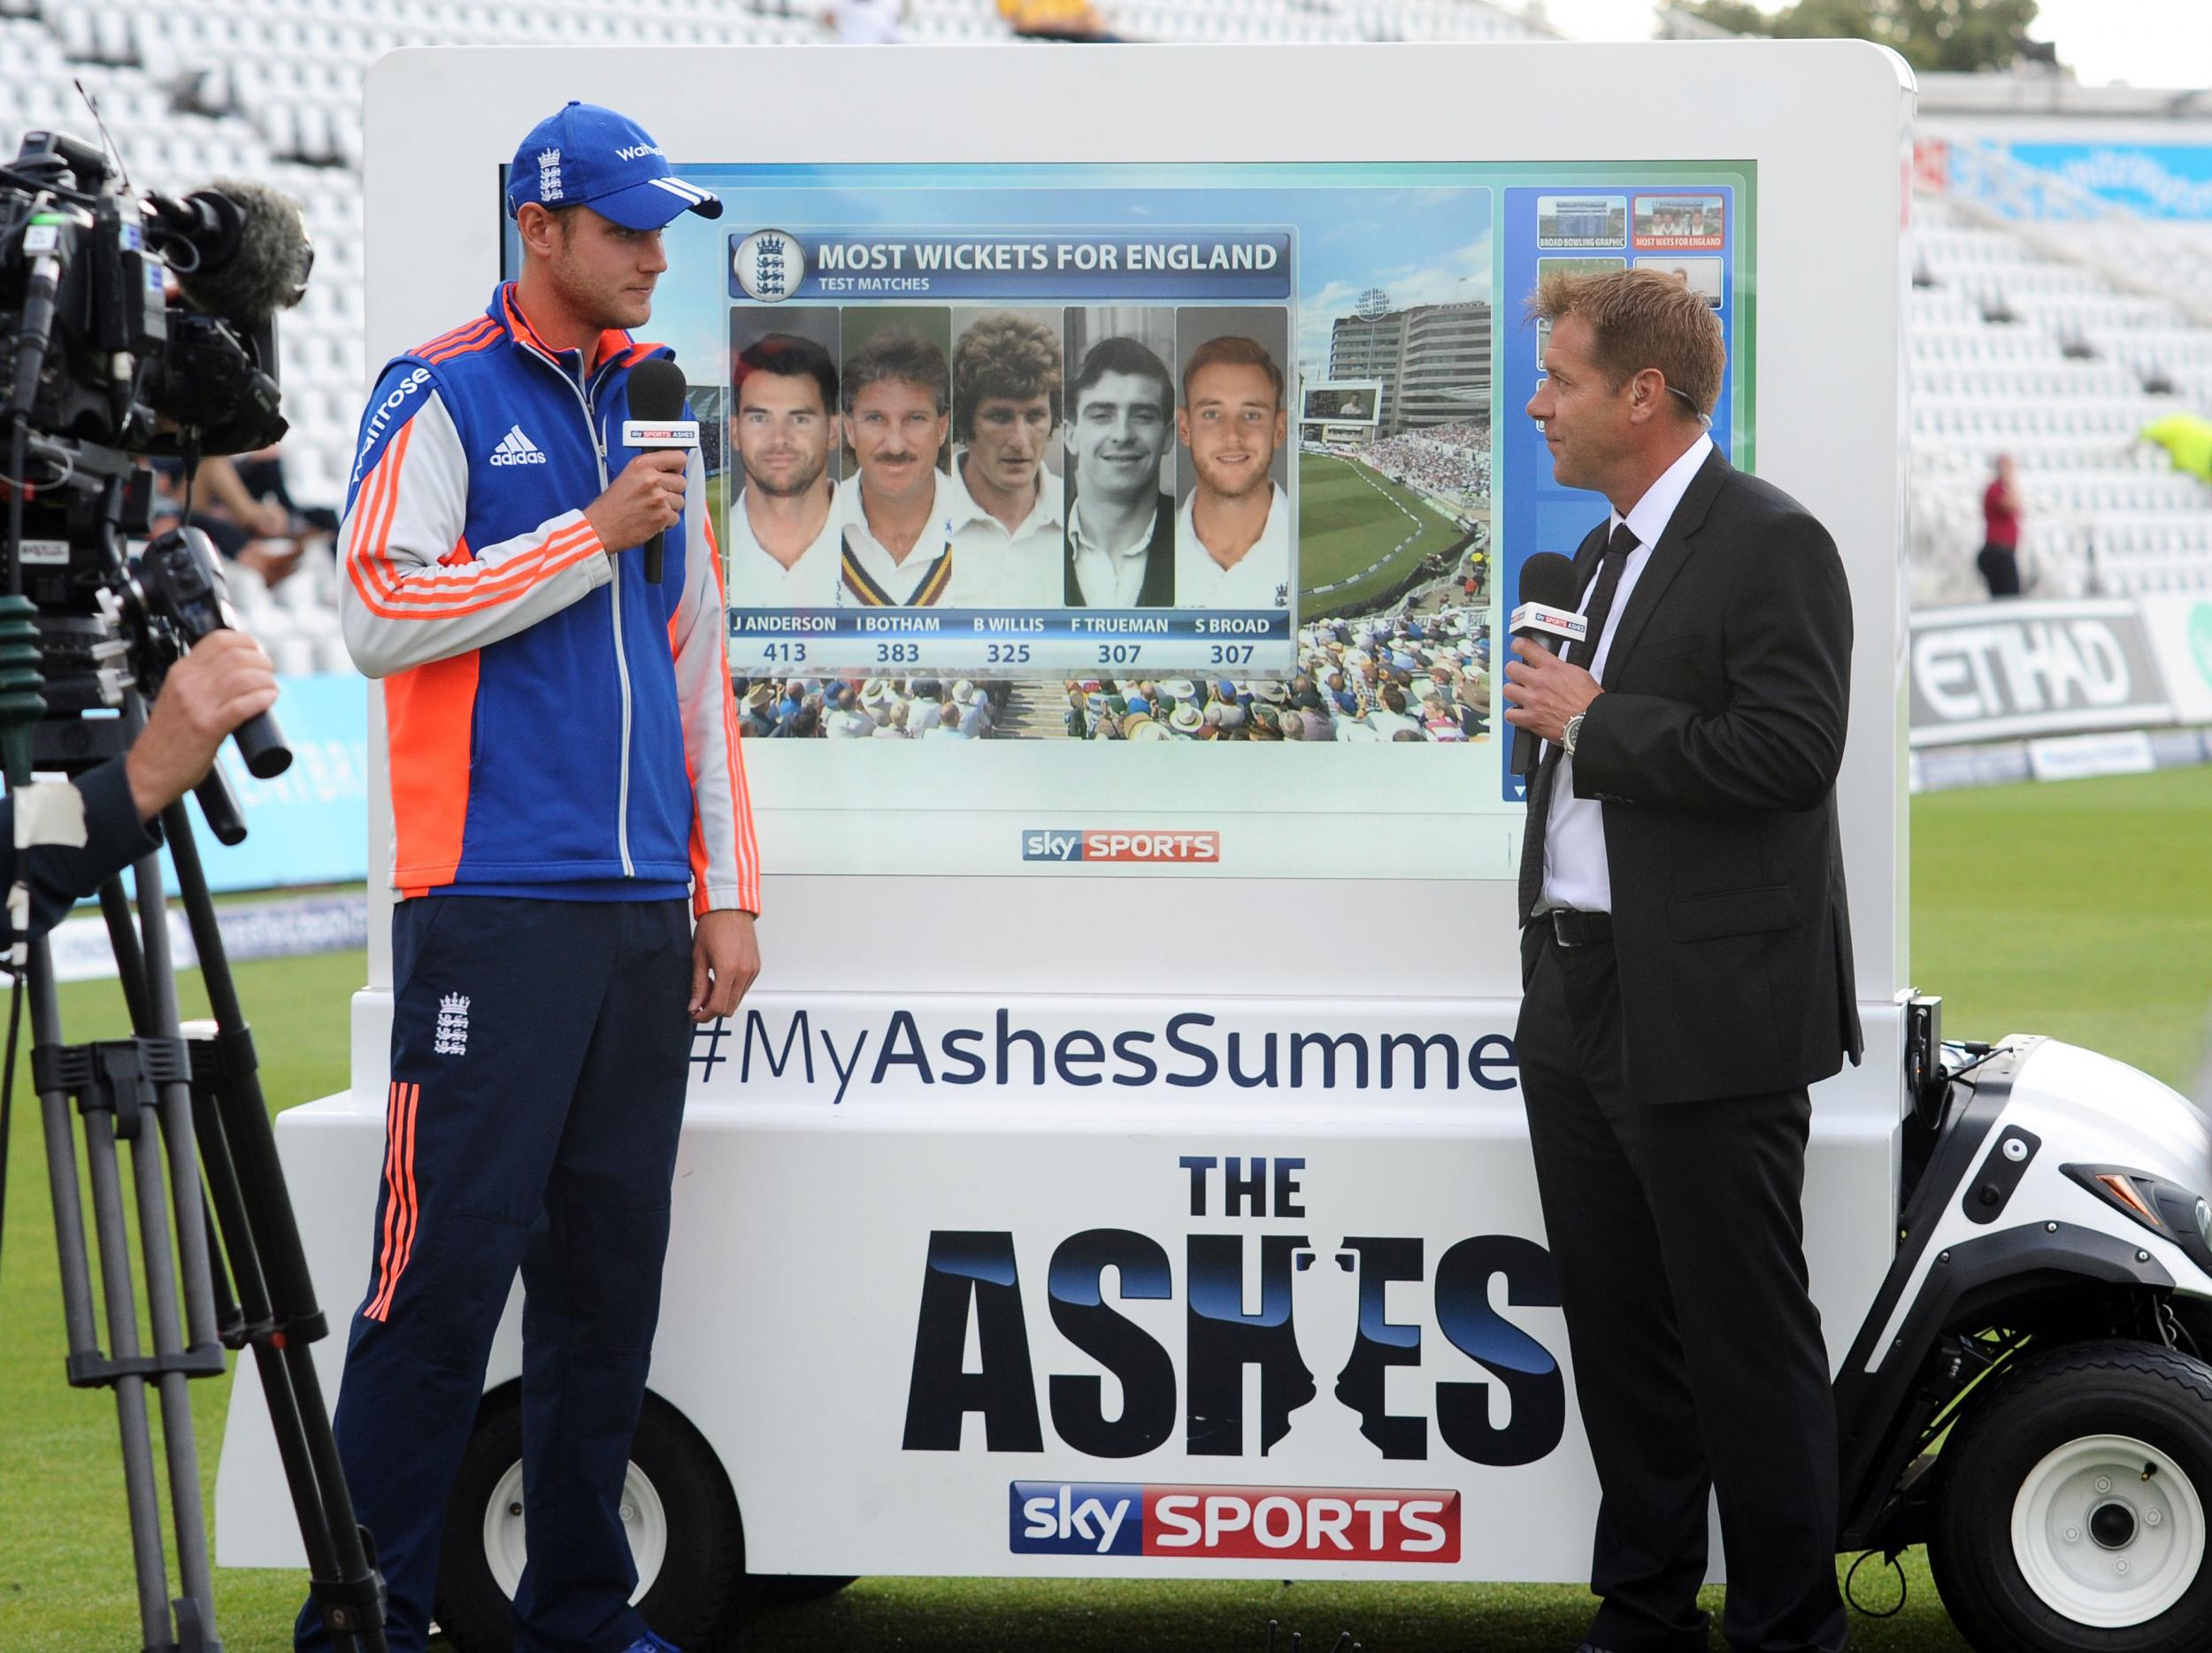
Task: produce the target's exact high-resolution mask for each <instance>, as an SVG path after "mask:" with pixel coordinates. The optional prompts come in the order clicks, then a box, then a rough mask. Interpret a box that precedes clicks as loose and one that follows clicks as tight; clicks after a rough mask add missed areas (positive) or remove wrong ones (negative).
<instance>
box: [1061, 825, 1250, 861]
mask: <svg viewBox="0 0 2212 1653" xmlns="http://www.w3.org/2000/svg"><path fill="white" fill-rule="evenodd" d="M1022 859H1023V860H1025V861H1218V860H1220V859H1221V834H1219V833H1217V832H1125V831H1121V830H1119V829H1117V830H1114V831H1111V832H1090V831H1085V832H1062V831H1058V830H1056V829H1055V828H1051V827H1031V828H1030V829H1029V830H1028V831H1026V832H1025V833H1023V834H1022Z"/></svg>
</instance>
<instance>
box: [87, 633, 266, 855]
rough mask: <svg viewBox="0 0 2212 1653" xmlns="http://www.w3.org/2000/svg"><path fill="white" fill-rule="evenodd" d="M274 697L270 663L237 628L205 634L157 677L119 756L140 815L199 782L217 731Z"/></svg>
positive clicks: (211, 759)
mask: <svg viewBox="0 0 2212 1653" xmlns="http://www.w3.org/2000/svg"><path fill="white" fill-rule="evenodd" d="M276 697H277V685H276V669H275V668H274V667H273V666H272V665H270V664H269V657H268V656H267V655H266V654H265V653H263V652H262V649H261V645H260V644H259V643H257V642H255V641H254V640H253V639H252V638H250V637H249V636H248V635H246V634H245V633H244V632H242V631H230V630H227V629H226V630H223V631H216V632H210V633H209V634H207V635H206V636H204V637H203V638H201V639H200V641H199V642H196V643H195V644H194V645H193V646H192V650H191V652H190V653H189V654H187V655H185V656H184V657H182V658H181V659H180V660H179V661H178V662H177V663H176V664H175V665H173V666H171V667H170V668H169V672H168V674H167V676H165V678H163V680H162V684H161V693H160V694H158V695H157V696H155V697H154V703H153V709H152V711H150V712H149V713H148V714H147V718H146V727H145V728H144V729H143V730H142V731H141V732H140V734H139V736H138V739H137V740H136V741H135V742H133V743H132V746H131V750H130V751H129V753H128V754H127V756H126V757H124V759H123V773H124V776H125V778H126V779H127V780H129V781H130V787H131V802H132V803H134V804H135V805H136V806H137V808H138V818H139V819H141V820H149V821H150V820H151V819H153V818H154V817H155V816H157V815H158V814H160V813H161V811H163V810H165V809H166V808H168V806H169V805H170V804H172V803H175V802H176V801H177V800H178V799H179V798H180V797H182V796H184V795H185V794H186V793H188V792H189V791H190V790H191V789H192V788H194V787H196V786H197V785H199V783H200V782H201V780H204V778H205V777H206V775H207V773H208V771H209V770H210V769H211V768H212V767H213V766H214V763H215V752H216V749H217V748H218V747H219V746H221V745H222V743H223V740H224V737H225V736H227V735H228V734H230V732H231V731H232V730H233V729H234V728H236V727H238V726H239V725H240V724H242V723H243V722H245V721H246V720H247V719H249V718H251V717H254V716H255V715H257V713H260V712H264V711H268V709H269V708H270V707H272V706H273V705H275V704H276Z"/></svg>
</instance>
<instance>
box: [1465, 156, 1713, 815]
mask: <svg viewBox="0 0 2212 1653" xmlns="http://www.w3.org/2000/svg"><path fill="white" fill-rule="evenodd" d="M1746 171H1747V169H1746ZM1748 195H1749V188H1748V186H1747V182H1746V183H1744V184H1739V183H1738V182H1736V181H1730V182H1727V183H1715V184H1711V185H1706V184H1704V183H1701V182H1699V183H1692V182H1688V181H1683V180H1681V179H1680V178H1670V179H1655V180H1653V181H1650V182H1648V183H1647V182H1644V181H1641V180H1640V179H1637V178H1634V177H1623V178H1620V179H1617V180H1614V181H1608V183H1607V184H1606V185H1605V186H1604V187H1591V188H1586V189H1581V190H1577V191H1573V192H1569V191H1565V190H1554V189H1547V188H1508V189H1506V190H1504V191H1503V192H1502V201H1501V211H1500V220H1501V221H1500V226H1499V227H1500V232H1501V233H1500V241H1501V243H1502V245H1501V260H1500V263H1501V270H1502V281H1503V283H1504V290H1505V291H1506V292H1507V293H1509V294H1510V295H1513V296H1514V298H1515V300H1516V302H1517V303H1519V302H1523V301H1525V299H1526V297H1527V296H1528V295H1529V294H1530V293H1532V292H1533V291H1534V290H1535V288H1536V286H1537V284H1538V283H1539V282H1540V281H1542V280H1543V279H1544V278H1545V277H1546V276H1548V275H1552V274H1567V275H1597V274H1603V273H1609V272H1613V271H1618V270H1624V269H1628V268H1631V267H1633V268H1635V269H1639V270H1652V271H1656V272H1658V273H1661V274H1663V275H1666V276H1670V277H1671V278H1672V279H1674V280H1675V281H1680V282H1682V283H1683V284H1684V285H1685V286H1686V287H1687V288H1689V289H1690V290H1691V291H1692V292H1694V293H1695V294H1697V295H1698V296H1700V297H1701V298H1702V299H1703V300H1704V301H1705V302H1706V303H1707V304H1709V305H1711V306H1712V308H1713V311H1714V312H1715V314H1717V316H1718V317H1719V319H1720V324H1721V334H1722V337H1723V339H1724V341H1725V342H1726V344H1727V349H1728V365H1727V369H1726V372H1725V373H1724V375H1723V377H1722V380H1721V388H1720V397H1719V400H1718V402H1717V404H1716V405H1715V407H1714V409H1713V416H1712V431H1711V434H1712V438H1713V442H1714V445H1715V446H1716V447H1717V448H1718V449H1719V450H1720V451H1721V452H1722V453H1723V454H1724V455H1725V456H1727V457H1729V459H1730V460H1731V462H1732V463H1733V464H1735V465H1740V466H1743V467H1745V468H1748V461H1749V458H1750V434H1751V419H1750V408H1749V404H1748V395H1749V390H1748V387H1749V386H1750V384H1751V382H1752V376H1751V375H1750V373H1748V372H1747V371H1745V369H1746V368H1747V363H1748V356H1749V350H1750V348H1751V342H1752V341H1751V334H1750V329H1749V327H1748V326H1747V312H1746V305H1745V304H1742V303H1740V302H1739V286H1738V274H1739V273H1740V272H1745V271H1748V269H1749V268H1750V267H1751V266H1750V264H1749V262H1748V260H1749V249H1748V247H1747V244H1746V242H1745V240H1744V237H1743V234H1742V231H1741V227H1740V224H1739V222H1738V219H1739V215H1740V208H1741V206H1742V204H1743V203H1744V201H1745V200H1746V199H1747V197H1748ZM1743 290H1744V291H1745V292H1747V291H1748V288H1745V289H1743ZM1550 342H1551V329H1550V327H1548V325H1547V324H1544V323H1542V322H1531V323H1525V324H1524V323H1522V322H1520V321H1519V320H1518V319H1517V317H1515V316H1513V315H1512V313H1511V311H1509V312H1508V322H1507V326H1506V327H1505V328H1504V332H1503V338H1502V346H1503V348H1502V362H1503V364H1504V366H1503V372H1502V376H1501V382H1500V384H1499V387H1498V403H1499V407H1500V416H1499V417H1500V426H1501V432H1500V441H1499V444H1498V464H1499V465H1500V467H1501V469H1502V471H1503V472H1504V473H1505V474H1506V475H1507V477H1508V478H1509V486H1508V487H1507V488H1504V489H1503V490H1502V493H1503V496H1504V498H1503V502H1502V504H1503V508H1502V511H1501V512H1500V523H1499V528H1500V536H1501V541H1502V557H1501V558H1500V562H1501V569H1500V575H1499V578H1500V582H1501V584H1502V588H1503V589H1504V591H1505V592H1507V593H1511V592H1513V591H1515V590H1517V588H1518V586H1519V582H1520V571H1521V566H1522V565H1523V564H1524V563H1525V562H1526V561H1527V560H1528V558H1529V557H1531V556H1532V555H1533V554H1534V553H1536V552H1538V551H1555V552H1557V553H1559V554H1560V555H1561V556H1563V557H1571V556H1573V555H1574V553H1575V550H1576V548H1577V547H1578V546H1579V545H1580V544H1581V543H1582V541H1583V538H1584V536H1585V535H1586V534H1588V533H1589V532H1590V530H1591V529H1592V528H1593V527H1595V526H1596V525H1597V524H1599V523H1601V522H1603V521H1604V520H1605V519H1606V517H1607V514H1608V511H1609V506H1608V504H1607V503H1606V502H1605V501H1604V500H1603V499H1601V498H1600V497H1599V496H1596V495H1594V494H1591V493H1588V492H1586V491H1583V490H1581V489H1577V488H1562V487H1560V486H1559V485H1558V483H1557V482H1556V481H1554V480H1553V476H1552V467H1551V458H1550V454H1549V451H1548V450H1547V449H1546V447H1545V445H1544V439H1543V433H1542V432H1541V431H1540V429H1539V428H1538V427H1537V426H1536V425H1535V424H1534V423H1533V422H1532V420H1530V419H1528V418H1527V417H1526V416H1525V415H1522V414H1520V413H1519V409H1520V408H1521V407H1522V406H1524V405H1525V404H1526V402H1527V401H1528V399H1529V397H1531V396H1533V395H1534V394H1535V391H1536V387H1537V385H1538V384H1539V383H1540V381H1541V380H1542V378H1543V376H1544V365H1543V364H1544V353H1545V351H1546V350H1547V349H1548V347H1549V345H1550ZM1505 600H1506V602H1507V603H1508V604H1510V602H1511V597H1510V596H1507V597H1506V599H1505ZM1525 786H1526V782H1525V778H1523V777H1520V776H1516V775H1513V774H1510V773H1506V770H1505V767H1504V765H1503V764H1502V763H1501V765H1500V771H1499V793H1500V796H1502V797H1503V798H1505V799H1508V800H1513V799H1518V798H1520V797H1522V796H1524V795H1525Z"/></svg>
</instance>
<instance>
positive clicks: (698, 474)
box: [339, 283, 760, 912]
mask: <svg viewBox="0 0 2212 1653" xmlns="http://www.w3.org/2000/svg"><path fill="white" fill-rule="evenodd" d="M669 354H670V352H669V351H667V350H664V349H663V348H662V347H661V346H659V345H656V344H641V343H638V342H635V341H634V340H633V339H632V338H631V337H630V335H629V334H626V333H621V332H610V333H607V334H603V335H602V336H601V339H600V343H599V351H598V360H597V363H596V365H595V366H594V368H593V370H592V372H591V374H590V376H589V378H588V380H587V379H585V378H582V377H581V376H580V357H579V355H578V353H577V352H574V351H555V350H551V349H549V347H548V346H547V345H546V344H545V343H544V342H543V341H542V340H541V339H540V338H539V337H538V335H537V334H536V333H535V332H534V330H533V329H532V328H531V327H530V324H529V321H528V320H527V319H526V317H524V315H523V314H522V312H521V311H520V310H519V309H518V307H517V304H516V302H515V292H514V288H513V286H512V284H511V283H510V284H506V285H503V286H502V287H501V288H499V289H498V291H497V292H496V293H495V294H494V296H493V298H492V302H491V304H490V305H489V307H488V309H487V310H486V311H485V312H484V314H483V315H482V316H480V317H479V318H477V319H475V320H474V321H472V322H470V323H469V324H468V325H467V326H465V327H458V328H456V329H455V330H454V331H452V332H451V333H448V334H443V335H442V336H441V337H439V338H436V339H434V340H432V341H431V342H429V343H427V344H425V345H422V346H420V347H419V348H417V349H415V350H410V351H408V352H407V353H406V354H404V355H403V356H400V357H397V358H394V359H393V361H392V362H391V363H390V364H389V365H388V366H387V367H386V368H385V370H384V372H383V374H382V376H381V377H380V379H379V381H378V382H377V387H376V390H375V393H374V395H373V396H372V397H371V398H370V402H369V407H368V411H367V412H366V413H365V415H364V416H363V419H362V423H361V437H360V442H359V446H358V449H357V453H356V457H355V460H354V465H353V472H352V475H351V478H350V480H349V482H348V485H347V492H346V511H345V520H344V524H343V527H342V530H341V534H340V542H339V543H340V555H341V557H342V560H343V563H344V568H345V575H346V577H345V580H344V581H343V582H342V586H341V588H340V596H339V616H340V619H341V621H342V625H343V627H344V632H345V639H346V646H347V648H348V649H349V650H350V652H351V653H352V656H353V658H354V661H355V664H357V665H358V666H359V667H360V668H361V670H362V671H363V672H364V673H366V674H367V675H368V676H370V677H376V678H382V679H383V680H384V716H385V726H386V731H387V734H388V740H389V750H390V773H391V794H392V825H393V831H392V860H391V869H390V871H391V881H392V887H393V888H395V889H396V890H397V891H398V892H399V893H401V894H402V895H403V896H416V895H426V894H432V893H448V894H482V895H506V896H540V897H546V896H551V897H563V896H565V897H571V898H575V899H607V898H618V897H621V898H650V897H659V896H681V895H683V894H685V893H686V891H687V890H688V892H689V894H690V896H691V900H692V907H693V910H694V911H697V912H705V911H710V910H712V909H716V908H730V907H734V908H741V909H743V910H745V911H749V912H757V911H759V910H760V857H759V852H758V850H757V847H756V844H755V840H754V834H753V821H752V809H751V804H750V803H749V798H748V796H747V793H746V786H745V767H744V762H743V758H742V757H741V753H740V751H739V749H738V733H737V712H736V703H735V701H734V698H733V696H732V695H731V693H730V677H729V671H728V667H727V665H726V657H725V655H724V652H723V630H724V618H723V592H722V566H721V557H720V555H719V553H718V550H716V547H715V543H714V536H713V530H712V529H711V527H710V526H709V525H708V522H707V510H706V504H705V498H706V494H705V489H706V480H705V472H704V467H703V464H702V461H701V459H700V457H699V456H698V454H697V453H694V454H693V455H692V458H691V471H690V476H689V490H688V494H687V504H686V508H685V511H684V513H683V518H682V520H681V522H680V525H679V533H678V534H677V535H676V536H674V541H675V542H674V543H673V544H672V548H671V553H670V555H669V557H668V558H667V562H666V566H665V569H664V574H663V583H661V584H660V585H658V586H654V585H649V584H648V583H647V582H646V580H645V570H644V558H643V557H642V556H641V554H639V553H637V552H635V551H634V550H628V549H626V548H622V547H614V548H610V547H607V546H604V545H602V544H601V543H600V542H599V537H598V535H597V534H596V533H595V532H594V530H593V529H592V527H591V525H590V524H589V523H588V522H586V521H585V520H584V517H583V507H585V506H586V505H588V504H590V503H591V502H592V501H593V500H594V499H595V498H596V497H597V496H599V494H600V493H601V492H602V491H603V489H604V488H605V487H606V485H607V483H608V481H610V480H611V478H612V477H614V476H616V475H618V473H620V472H621V470H622V468H623V466H625V465H627V464H628V463H629V462H630V460H631V458H632V457H634V455H633V451H632V450H629V449H627V448H626V447H624V446H623V444H622V442H621V432H622V422H623V420H624V419H625V418H626V417H627V415H628V408H629V396H628V382H629V373H630V369H631V368H632V367H633V366H634V365H636V364H637V363H638V362H641V361H643V360H645V359H646V358H649V357H651V356H656V355H659V356H666V355H669Z"/></svg>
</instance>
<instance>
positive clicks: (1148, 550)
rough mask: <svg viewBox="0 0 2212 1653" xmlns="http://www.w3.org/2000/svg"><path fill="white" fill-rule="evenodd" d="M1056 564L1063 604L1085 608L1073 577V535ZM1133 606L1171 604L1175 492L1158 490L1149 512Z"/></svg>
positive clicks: (1071, 514)
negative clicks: (1062, 587) (1141, 578)
mask: <svg viewBox="0 0 2212 1653" xmlns="http://www.w3.org/2000/svg"><path fill="white" fill-rule="evenodd" d="M1067 520H1068V521H1069V522H1071V523H1072V522H1073V521H1074V520H1075V488H1074V487H1073V485H1072V484H1071V485H1070V486H1069V488H1068V514H1067ZM1060 567H1061V572H1062V573H1063V575H1064V577H1065V584H1066V592H1065V596H1066V599H1067V605H1068V606H1069V607H1070V608H1071V609H1079V608H1086V607H1088V606H1089V605H1088V604H1086V603H1085V602H1084V601H1083V588H1082V586H1081V585H1080V584H1079V582H1078V581H1077V580H1076V578H1075V535H1074V534H1073V533H1072V532H1071V533H1070V534H1069V535H1068V539H1067V544H1066V547H1065V549H1064V550H1063V551H1062V552H1061V555H1060ZM1136 606H1137V607H1139V608H1141V609H1166V608H1173V607H1174V606H1175V496H1173V495H1172V494H1162V495H1161V496H1160V503H1159V505H1158V507H1157V508H1156V510H1155V511H1153V513H1152V537H1151V539H1149V540H1148V541H1147V542H1145V548H1144V583H1143V584H1142V585H1141V586H1140V587H1139V588H1137V602H1136Z"/></svg>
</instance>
